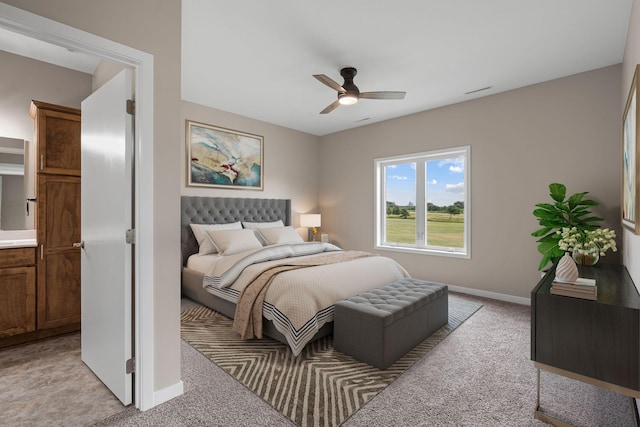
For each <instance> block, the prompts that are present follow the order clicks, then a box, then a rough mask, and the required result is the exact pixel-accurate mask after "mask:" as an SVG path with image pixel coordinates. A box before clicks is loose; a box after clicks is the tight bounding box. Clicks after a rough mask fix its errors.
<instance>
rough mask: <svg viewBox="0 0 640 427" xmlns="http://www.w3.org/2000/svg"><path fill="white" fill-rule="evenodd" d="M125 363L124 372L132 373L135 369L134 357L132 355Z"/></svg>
mask: <svg viewBox="0 0 640 427" xmlns="http://www.w3.org/2000/svg"><path fill="white" fill-rule="evenodd" d="M125 365H126V366H125V373H127V374H132V373H134V372H135V371H136V358H135V357H132V358H131V359H129V360H127V363H126V364H125Z"/></svg>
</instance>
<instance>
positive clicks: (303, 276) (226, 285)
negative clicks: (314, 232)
mask: <svg viewBox="0 0 640 427" xmlns="http://www.w3.org/2000/svg"><path fill="white" fill-rule="evenodd" d="M340 250H341V249H340V248H338V247H337V246H334V245H331V244H329V243H322V242H309V243H301V244H295V245H274V246H268V247H265V248H261V249H257V250H251V251H246V252H242V253H239V254H235V255H231V256H225V257H218V258H217V259H216V261H215V262H214V263H213V264H212V265H211V267H210V268H209V270H208V271H207V273H206V274H205V278H204V281H203V286H204V287H205V288H206V289H207V290H208V291H209V292H211V293H212V294H214V295H217V296H220V297H222V298H225V299H228V300H232V301H234V302H236V301H237V299H238V296H239V295H240V293H241V292H242V290H243V289H244V288H245V287H246V286H247V285H248V284H249V283H250V282H251V281H252V280H253V279H254V278H255V277H257V276H258V274H260V272H262V271H263V270H264V269H265V268H267V267H271V266H273V265H278V264H279V263H282V262H283V260H285V259H286V258H287V257H305V258H306V257H313V256H314V255H315V254H318V253H323V252H333V251H340ZM408 276H409V275H408V273H407V272H406V270H405V269H404V268H403V267H402V266H400V264H398V263H397V262H396V261H394V260H392V259H390V258H386V257H382V256H371V257H365V258H359V259H355V260H352V261H347V262H340V263H336V264H329V265H322V266H314V267H308V268H300V269H296V270H291V271H287V272H283V273H281V274H278V275H277V276H276V277H275V279H274V280H273V282H272V284H271V286H270V287H269V289H268V291H267V293H266V296H265V302H264V304H263V315H264V317H265V318H266V319H269V320H271V321H272V322H273V323H274V325H275V327H276V329H277V330H278V331H279V332H280V333H282V334H283V335H284V336H285V337H286V339H287V342H288V343H289V346H290V347H291V351H292V352H293V354H294V355H296V356H297V355H298V354H300V352H301V351H302V349H303V348H304V346H305V345H306V344H307V342H309V340H311V338H312V337H313V335H315V333H316V332H317V331H318V330H319V329H320V328H321V327H322V326H323V325H324V324H325V323H327V322H331V321H333V305H334V304H335V303H336V302H338V301H340V300H342V299H345V298H349V297H351V296H354V295H357V294H360V293H363V292H366V291H368V290H370V289H373V288H377V287H379V286H383V285H385V284H387V283H390V282H393V281H396V280H398V279H400V278H403V277H408Z"/></svg>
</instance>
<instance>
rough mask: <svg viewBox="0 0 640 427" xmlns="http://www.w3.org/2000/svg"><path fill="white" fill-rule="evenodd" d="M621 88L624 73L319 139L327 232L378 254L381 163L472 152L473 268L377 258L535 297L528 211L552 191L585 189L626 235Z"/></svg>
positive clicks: (431, 275) (590, 75)
mask: <svg viewBox="0 0 640 427" xmlns="http://www.w3.org/2000/svg"><path fill="white" fill-rule="evenodd" d="M620 79H621V66H620V65H616V66H611V67H607V68H603V69H599V70H595V71H591V72H587V73H582V74H578V75H575V76H570V77H567V78H563V79H559V80H554V81H550V82H546V83H542V84H538V85H534V86H529V87H525V88H522V89H518V90H513V91H509V92H504V93H501V94H497V95H493V96H489V97H485V98H480V99H477V100H472V101H468V102H464V103H460V104H456V105H452V106H448V107H444V108H439V109H436V110H431V111H426V112H423V113H418V114H415V115H411V116H406V117H402V118H398V119H394V120H389V121H386V122H382V123H377V124H373V125H369V126H365V127H361V128H357V129H352V130H349V131H344V132H340V133H336V134H333V135H328V136H324V137H322V138H321V142H320V158H319V160H320V207H321V212H322V222H323V224H322V225H323V227H322V228H323V230H325V231H327V232H329V233H330V234H331V237H332V239H333V240H334V241H335V242H336V243H338V244H339V245H341V246H343V247H346V248H350V249H360V250H373V249H374V216H373V209H374V164H373V160H374V159H375V158H378V157H385V156H392V155H398V154H405V153H415V152H422V151H428V150H434V149H440V148H446V147H456V146H461V145H471V170H472V174H471V205H472V212H471V230H472V236H471V250H472V258H471V259H470V260H464V259H453V258H447V257H438V256H428V255H419V254H405V253H398V252H391V251H379V253H380V254H383V255H386V256H389V257H392V258H394V259H396V260H398V261H399V262H400V263H401V264H402V265H403V266H405V267H406V268H407V269H408V270H409V272H410V273H411V275H413V276H415V277H418V278H422V279H429V280H436V281H443V282H446V283H449V284H451V285H456V286H462V287H466V288H471V289H474V290H481V291H485V292H493V293H499V294H506V295H510V296H515V297H522V298H528V297H529V293H530V291H531V289H532V288H533V286H534V285H535V284H536V282H537V281H538V280H539V277H540V276H539V273H538V272H537V267H538V263H539V261H540V256H539V255H538V253H537V251H536V243H535V238H533V237H531V236H530V233H531V232H532V231H534V230H535V229H536V228H537V222H536V221H535V219H534V217H533V215H532V211H533V209H534V205H535V204H536V203H538V202H547V201H549V200H550V198H549V196H548V185H549V184H550V183H552V182H561V183H564V184H565V185H566V186H567V190H568V192H570V193H575V192H581V191H589V192H590V195H591V196H592V197H593V198H594V199H596V200H598V201H600V203H601V206H600V207H598V208H596V209H595V211H596V212H597V213H598V214H600V215H601V216H603V217H605V218H606V222H605V226H608V227H612V228H614V229H616V230H617V232H618V233H620V226H619V224H620V221H619V218H618V216H619V208H620V156H621V148H620V138H621V137H620V117H621V107H620V91H619V88H620ZM617 259H618V257H617V255H616V254H609V255H607V258H606V260H608V261H615V260H617Z"/></svg>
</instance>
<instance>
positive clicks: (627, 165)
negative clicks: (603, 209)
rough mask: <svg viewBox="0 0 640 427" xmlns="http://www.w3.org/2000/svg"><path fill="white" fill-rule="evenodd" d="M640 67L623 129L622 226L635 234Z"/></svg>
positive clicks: (639, 226) (639, 204)
mask: <svg viewBox="0 0 640 427" xmlns="http://www.w3.org/2000/svg"><path fill="white" fill-rule="evenodd" d="M637 79H638V67H636V72H635V74H634V76H633V82H632V84H631V90H630V92H629V97H628V99H627V105H626V107H625V110H624V121H623V128H622V144H623V147H622V156H623V157H622V224H623V225H624V226H626V227H628V228H630V229H631V230H632V231H633V232H634V233H635V234H640V221H638V214H639V212H638V211H639V209H640V198H638V194H637V193H638V185H639V183H638V182H639V176H640V175H639V174H638V154H639V152H638V150H639V147H638V131H637V125H638V106H637V102H638V85H637Z"/></svg>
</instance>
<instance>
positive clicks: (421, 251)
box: [375, 245, 471, 259]
mask: <svg viewBox="0 0 640 427" xmlns="http://www.w3.org/2000/svg"><path fill="white" fill-rule="evenodd" d="M375 248H376V249H378V250H382V251H393V252H405V253H411V254H420V255H433V256H442V257H449V258H460V259H471V254H470V253H469V252H454V251H446V250H437V249H426V248H410V247H406V246H392V245H376V246H375Z"/></svg>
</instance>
